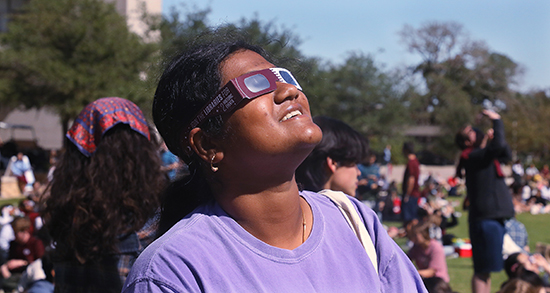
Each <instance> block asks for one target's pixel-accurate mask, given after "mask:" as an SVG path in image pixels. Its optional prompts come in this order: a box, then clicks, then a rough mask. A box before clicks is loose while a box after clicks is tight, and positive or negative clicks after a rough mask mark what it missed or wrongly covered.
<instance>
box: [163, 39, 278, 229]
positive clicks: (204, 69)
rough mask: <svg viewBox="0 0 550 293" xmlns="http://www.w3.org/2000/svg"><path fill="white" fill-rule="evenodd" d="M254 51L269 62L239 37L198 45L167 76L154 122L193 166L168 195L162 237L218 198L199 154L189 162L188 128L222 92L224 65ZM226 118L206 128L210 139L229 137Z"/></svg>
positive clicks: (173, 148) (171, 65)
mask: <svg viewBox="0 0 550 293" xmlns="http://www.w3.org/2000/svg"><path fill="white" fill-rule="evenodd" d="M241 50H250V51H254V52H256V53H258V54H260V55H262V56H263V57H264V58H266V59H268V58H267V54H266V52H265V51H264V50H263V49H262V48H260V47H258V46H254V45H251V44H248V43H246V42H245V41H244V39H243V38H239V37H238V36H234V35H232V36H226V37H225V38H224V37H223V36H220V35H217V36H215V38H211V39H208V40H207V41H202V42H201V43H200V44H199V43H197V44H196V45H195V46H192V47H191V48H190V49H188V50H186V51H184V52H182V53H181V54H180V55H179V56H177V57H175V58H174V59H173V60H172V61H171V62H170V63H169V64H168V66H167V67H166V69H165V71H164V73H163V74H162V76H161V78H160V81H159V84H158V86H157V90H156V92H155V100H154V102H153V119H154V121H155V125H156V126H157V129H158V131H159V133H160V134H161V136H162V138H163V139H164V141H165V143H166V145H167V147H168V148H169V149H170V151H171V152H172V153H174V154H176V155H178V156H179V157H180V158H181V159H182V160H184V161H185V162H186V163H187V165H188V166H189V171H190V175H189V176H187V177H184V178H182V179H180V180H179V181H176V182H174V183H173V184H172V185H171V186H170V187H169V188H168V190H167V192H166V194H165V201H164V203H163V205H162V214H161V220H160V225H159V235H161V234H162V233H164V232H166V231H167V230H168V229H169V228H170V227H172V226H173V225H174V224H175V223H176V222H177V221H179V220H180V219H182V218H183V217H184V216H185V215H187V214H188V213H190V212H192V211H193V210H194V209H195V208H196V207H197V206H199V205H200V204H202V203H205V202H207V201H209V200H211V199H212V198H213V196H212V192H211V190H210V187H209V186H208V183H207V181H206V177H205V176H204V175H205V174H203V171H202V169H203V168H202V167H201V166H202V164H204V162H203V161H202V160H201V159H199V157H198V156H197V155H196V154H192V155H191V156H189V155H188V154H187V153H186V152H185V150H184V148H185V143H184V141H183V140H184V136H185V135H187V134H186V133H183V131H184V129H185V126H186V125H187V124H188V123H189V122H190V121H191V119H192V118H193V117H194V115H195V114H196V113H197V112H198V111H199V110H200V109H201V108H202V107H203V106H204V105H205V104H206V102H207V101H208V100H210V99H212V97H213V96H214V95H215V94H216V92H217V91H218V90H219V88H220V87H221V86H222V84H221V82H222V77H221V73H220V67H221V64H222V63H223V62H224V61H225V60H226V59H227V58H228V57H230V56H231V55H232V54H234V53H236V52H238V51H241ZM222 126H223V120H222V118H221V116H216V117H212V118H210V119H208V120H207V121H206V122H205V123H203V124H201V126H200V127H201V128H202V130H203V131H204V133H205V135H208V136H218V137H220V136H223V135H225V134H224V133H222Z"/></svg>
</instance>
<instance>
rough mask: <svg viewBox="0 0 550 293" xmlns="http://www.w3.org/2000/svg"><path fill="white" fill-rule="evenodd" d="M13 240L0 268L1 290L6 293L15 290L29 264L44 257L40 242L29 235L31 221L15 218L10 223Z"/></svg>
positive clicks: (25, 218) (42, 245) (24, 218)
mask: <svg viewBox="0 0 550 293" xmlns="http://www.w3.org/2000/svg"><path fill="white" fill-rule="evenodd" d="M11 226H12V228H13V232H14V234H15V239H14V240H13V241H12V242H10V248H9V253H8V260H7V261H6V262H5V263H4V264H2V266H0V272H1V273H2V277H3V278H4V280H3V284H2V288H3V289H4V290H6V291H8V292H10V291H11V290H14V289H16V288H17V283H18V282H19V279H20V278H21V274H22V273H23V271H24V270H25V268H26V267H27V265H29V264H30V263H32V262H34V261H35V260H37V259H39V258H41V257H42V256H43V255H44V244H43V243H42V240H40V239H38V238H36V237H34V236H32V235H31V232H30V229H31V221H30V220H29V218H27V217H17V218H15V219H14V220H13V222H12V223H11Z"/></svg>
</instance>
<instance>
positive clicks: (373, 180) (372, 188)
mask: <svg viewBox="0 0 550 293" xmlns="http://www.w3.org/2000/svg"><path fill="white" fill-rule="evenodd" d="M367 158H368V161H367V162H366V163H365V164H359V165H357V167H358V168H359V171H361V173H360V176H359V188H358V193H359V194H360V195H362V196H364V197H368V196H369V195H372V196H376V195H377V193H378V190H379V187H380V186H379V185H378V183H379V180H380V166H378V164H377V163H376V155H375V154H370V155H369V156H368V157H367Z"/></svg>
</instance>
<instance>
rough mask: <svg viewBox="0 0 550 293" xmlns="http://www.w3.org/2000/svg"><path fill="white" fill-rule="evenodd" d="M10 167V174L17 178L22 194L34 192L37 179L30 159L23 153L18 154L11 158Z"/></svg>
mask: <svg viewBox="0 0 550 293" xmlns="http://www.w3.org/2000/svg"><path fill="white" fill-rule="evenodd" d="M8 166H9V168H8V169H9V170H8V174H9V173H11V174H13V176H15V177H17V181H18V182H19V188H20V189H21V192H23V193H25V194H28V193H30V192H32V184H33V183H34V181H35V178H34V172H33V171H32V166H31V162H30V160H29V157H27V156H26V155H24V154H23V153H22V152H18V153H17V155H15V156H13V157H11V159H10V163H9V165H8Z"/></svg>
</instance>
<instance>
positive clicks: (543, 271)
mask: <svg viewBox="0 0 550 293" xmlns="http://www.w3.org/2000/svg"><path fill="white" fill-rule="evenodd" d="M504 270H505V271H506V275H507V276H508V280H507V281H505V282H504V283H503V285H502V286H504V285H505V284H506V283H507V282H510V281H511V280H513V279H516V278H519V279H522V280H525V281H528V282H529V283H531V284H532V285H535V286H542V287H544V288H546V289H548V290H550V283H549V281H548V276H549V274H550V263H549V262H548V260H546V258H545V257H544V256H542V255H541V254H538V253H535V254H533V255H529V254H527V253H523V252H517V253H513V254H511V255H509V256H508V258H507V259H506V260H505V261H504Z"/></svg>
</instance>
